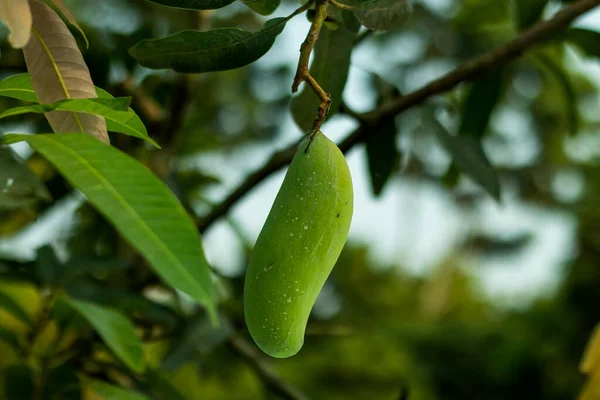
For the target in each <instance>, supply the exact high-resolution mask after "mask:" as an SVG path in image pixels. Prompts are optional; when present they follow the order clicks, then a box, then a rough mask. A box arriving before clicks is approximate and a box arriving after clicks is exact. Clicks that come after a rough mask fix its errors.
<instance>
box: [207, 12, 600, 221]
mask: <svg viewBox="0 0 600 400" xmlns="http://www.w3.org/2000/svg"><path fill="white" fill-rule="evenodd" d="M597 6H600V0H579V1H577V2H576V3H573V4H571V5H570V6H568V7H566V8H565V9H564V10H562V11H561V12H559V13H558V14H556V15H555V16H554V17H553V18H552V19H550V20H548V21H545V22H540V23H538V24H536V25H534V26H533V27H532V28H531V29H529V30H527V31H524V32H523V33H521V34H520V35H519V36H518V37H517V38H516V39H515V40H513V41H511V42H509V43H508V44H506V45H504V46H502V47H499V48H497V49H495V50H493V51H491V52H489V53H486V54H484V55H482V56H480V57H477V58H476V59H474V60H472V61H470V62H467V63H466V64H464V65H462V66H460V67H458V68H457V69H455V70H454V71H452V72H450V73H448V74H447V75H444V76H443V77H441V78H439V79H437V80H435V81H433V82H431V83H430V84H428V85H427V86H425V87H424V88H422V89H419V90H417V91H415V92H412V93H410V94H408V95H406V96H401V97H398V98H396V99H395V100H393V101H391V102H389V103H386V104H383V105H382V106H380V107H378V108H377V109H375V110H373V111H371V112H369V113H366V114H361V118H362V119H364V120H365V121H367V122H364V123H363V124H361V126H360V127H359V128H357V129H356V130H355V131H354V132H352V133H351V134H350V135H348V136H347V137H346V138H345V139H344V140H343V141H342V142H341V143H340V144H339V147H340V149H341V150H342V151H343V152H346V151H348V150H349V149H350V148H352V147H353V146H354V145H355V144H357V143H359V142H361V141H364V140H365V139H367V138H368V137H369V136H371V135H373V134H375V133H377V129H376V128H377V125H378V124H379V123H381V121H383V120H385V119H386V118H389V117H390V116H394V115H397V114H399V113H401V112H403V111H405V110H407V109H409V108H411V107H414V106H417V105H419V104H422V103H423V102H425V101H426V100H427V99H428V98H430V97H432V96H434V95H437V94H441V93H444V92H447V91H448V90H451V89H453V88H454V87H456V86H457V85H459V84H460V83H462V82H465V81H471V80H473V79H475V78H477V77H478V76H480V75H482V74H485V73H486V72H489V71H491V70H493V69H495V68H499V67H501V66H503V65H505V64H508V63H509V62H511V61H513V60H515V59H516V58H518V57H519V56H520V55H522V54H523V53H524V52H525V51H526V50H528V49H529V48H530V47H532V46H533V45H535V44H538V43H539V42H542V41H544V40H547V39H548V38H550V37H551V36H552V35H553V34H555V33H557V32H558V31H561V30H563V29H565V28H566V27H568V26H569V24H571V22H573V20H575V19H576V18H577V17H579V16H581V15H583V14H585V13H586V12H588V11H589V10H591V9H593V8H595V7H597ZM295 152H296V144H293V145H291V146H289V147H288V148H286V149H284V150H281V151H279V152H277V153H276V154H275V155H273V157H271V159H270V160H269V161H268V162H267V163H266V164H265V165H264V166H263V167H262V168H260V169H258V170H257V171H255V172H254V173H252V174H251V175H250V176H248V178H247V180H246V181H245V182H244V183H242V184H241V185H240V186H239V187H238V188H237V189H235V190H234V191H233V192H232V193H231V194H230V195H229V196H228V197H227V198H225V200H223V202H222V203H220V204H219V205H218V206H216V207H215V208H214V209H213V210H212V212H211V213H210V214H209V215H208V216H206V217H205V218H204V219H203V220H202V221H201V222H200V223H199V224H198V227H199V229H200V231H205V230H206V229H207V228H208V227H209V226H210V225H212V224H213V223H214V222H215V221H216V220H217V219H219V218H220V217H222V216H223V215H225V214H227V212H229V210H230V209H231V207H233V206H234V205H235V204H236V203H237V202H238V201H239V200H240V199H241V198H242V197H244V195H246V193H248V192H249V191H250V190H252V189H253V188H254V187H255V186H256V185H258V184H259V183H260V182H262V181H263V180H264V179H265V178H267V177H268V176H270V175H271V174H273V173H274V172H277V171H278V170H279V169H280V168H283V167H284V166H286V165H287V164H288V163H289V162H290V161H291V160H292V158H293V157H294V154H295Z"/></svg>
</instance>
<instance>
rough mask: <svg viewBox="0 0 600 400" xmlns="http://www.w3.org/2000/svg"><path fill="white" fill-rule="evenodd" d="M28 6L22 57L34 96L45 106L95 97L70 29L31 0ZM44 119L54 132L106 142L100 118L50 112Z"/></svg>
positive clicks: (49, 10) (104, 125)
mask: <svg viewBox="0 0 600 400" xmlns="http://www.w3.org/2000/svg"><path fill="white" fill-rule="evenodd" d="M30 5H31V12H32V16H33V28H32V36H31V40H29V42H28V43H27V46H25V47H24V48H23V54H24V55H25V63H26V64H27V70H28V71H29V73H30V75H31V83H32V85H33V89H34V90H35V93H36V95H37V97H38V98H39V99H40V101H41V102H42V103H44V104H52V103H55V102H57V101H59V100H63V99H81V98H95V97H96V91H95V88H94V84H93V82H92V78H91V76H90V71H89V69H88V67H87V65H86V64H85V61H84V60H83V56H82V55H81V52H80V51H79V48H78V47H77V42H76V41H75V38H74V37H73V35H72V34H71V32H70V31H69V28H67V26H66V25H65V23H64V22H63V21H62V19H61V18H60V17H59V16H58V14H56V12H54V10H52V9H51V8H50V7H48V6H47V5H46V4H44V3H41V2H40V1H38V0H30ZM46 118H47V119H48V122H49V123H50V126H51V127H52V130H53V131H54V132H78V133H87V134H90V135H93V136H95V137H96V138H98V139H100V140H102V141H104V142H107V143H108V141H109V139H108V133H107V130H106V122H105V121H104V118H102V117H100V116H97V115H91V114H79V113H72V112H66V111H53V112H51V113H47V114H46Z"/></svg>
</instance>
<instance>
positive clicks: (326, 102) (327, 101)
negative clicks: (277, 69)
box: [292, 0, 331, 150]
mask: <svg viewBox="0 0 600 400" xmlns="http://www.w3.org/2000/svg"><path fill="white" fill-rule="evenodd" d="M327 2H328V0H316V6H315V17H314V19H313V22H312V24H311V25H310V29H309V31H308V35H306V39H305V40H304V43H302V46H300V59H299V60H298V69H297V70H296V75H295V76H294V82H293V83H292V93H296V92H297V91H298V87H299V86H300V83H302V82H306V83H307V84H308V85H309V86H310V87H311V88H312V90H313V91H314V92H315V94H316V95H317V96H318V97H319V99H320V100H321V104H320V105H319V108H318V109H317V115H316V117H315V121H314V123H313V127H312V130H311V139H312V138H313V137H314V135H315V134H316V133H317V132H318V131H319V129H321V125H323V122H324V121H325V118H326V117H327V114H328V113H329V107H330V106H331V96H330V95H329V94H328V93H327V92H325V90H323V88H322V87H321V86H320V85H319V83H318V82H317V81H316V80H315V78H314V77H313V76H312V75H311V74H310V70H309V69H308V62H309V60H310V55H311V53H312V51H313V49H314V48H315V44H316V43H317V40H318V39H319V33H320V32H321V28H322V27H323V23H324V22H325V19H326V18H327ZM307 150H308V148H307Z"/></svg>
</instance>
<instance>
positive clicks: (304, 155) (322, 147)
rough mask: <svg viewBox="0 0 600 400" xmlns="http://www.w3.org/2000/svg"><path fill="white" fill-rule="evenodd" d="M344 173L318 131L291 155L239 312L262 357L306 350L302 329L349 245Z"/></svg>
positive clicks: (348, 182) (349, 201) (338, 155)
mask: <svg viewBox="0 0 600 400" xmlns="http://www.w3.org/2000/svg"><path fill="white" fill-rule="evenodd" d="M352 211H353V192H352V179H351V177H350V170H349V169H348V164H347V163H346V159H345V158H344V155H343V154H342V152H341V151H340V149H339V148H338V147H337V146H336V145H335V143H333V142H332V141H330V140H329V139H328V138H327V137H325V135H323V133H321V132H318V133H317V134H316V135H315V137H314V140H313V142H312V143H311V144H310V146H309V138H307V139H306V140H304V141H303V142H302V143H301V144H300V146H299V148H298V151H297V152H296V155H295V156H294V159H293V160H292V163H291V164H290V167H289V170H288V172H287V174H286V176H285V179H284V181H283V184H282V185H281V188H280V189H279V193H278V194H277V197H276V198H275V202H274V203H273V206H272V208H271V211H270V212H269V216H268V217H267V220H266V222H265V225H264V226H263V229H262V231H261V232H260V235H259V236H258V239H257V241H256V245H255V246H254V250H253V252H252V255H251V256H250V263H249V265H248V271H247V272H246V281H245V287H244V313H245V317H246V324H247V326H248V330H249V331H250V334H251V335H252V338H253V339H254V341H255V342H256V344H257V345H258V347H260V348H261V349H262V350H263V351H264V352H265V353H267V354H269V355H270V356H272V357H277V358H285V357H290V356H293V355H294V354H296V353H297V352H298V351H299V350H300V348H301V347H302V345H303V343H304V331H305V329H306V323H307V321H308V317H309V315H310V310H311V309H312V307H313V305H314V303H315V301H316V299H317V296H318V295H319V292H320V291H321V289H322V287H323V285H324V284H325V281H326V280H327V277H328V276H329V274H330V273H331V270H332V269H333V267H334V265H335V263H336V261H337V259H338V257H339V255H340V253H341V251H342V248H343V247H344V244H345V242H346V239H347V238H348V231H349V229H350V222H351V220H352Z"/></svg>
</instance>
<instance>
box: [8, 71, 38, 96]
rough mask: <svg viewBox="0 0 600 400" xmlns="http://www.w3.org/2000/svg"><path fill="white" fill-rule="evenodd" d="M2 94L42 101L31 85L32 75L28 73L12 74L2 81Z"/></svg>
mask: <svg viewBox="0 0 600 400" xmlns="http://www.w3.org/2000/svg"><path fill="white" fill-rule="evenodd" d="M0 96H4V97H10V98H13V99H17V100H23V101H30V102H32V103H39V102H40V99H38V97H37V95H36V94H35V92H34V91H33V86H31V77H30V76H29V74H27V73H24V74H17V75H12V76H9V77H8V78H6V79H3V80H2V81H0Z"/></svg>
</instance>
